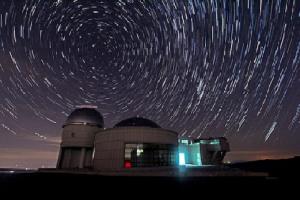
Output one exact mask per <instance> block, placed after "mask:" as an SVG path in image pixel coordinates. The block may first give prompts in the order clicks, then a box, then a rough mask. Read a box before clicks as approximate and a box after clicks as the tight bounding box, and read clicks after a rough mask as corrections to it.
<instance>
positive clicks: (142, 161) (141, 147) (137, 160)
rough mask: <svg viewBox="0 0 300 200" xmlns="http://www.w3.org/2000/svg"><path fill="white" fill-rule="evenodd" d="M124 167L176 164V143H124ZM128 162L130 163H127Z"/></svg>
mask: <svg viewBox="0 0 300 200" xmlns="http://www.w3.org/2000/svg"><path fill="white" fill-rule="evenodd" d="M124 152H125V154H124V159H125V161H124V163H126V166H124V167H126V168H128V166H131V167H154V166H174V165H176V152H177V147H176V145H172V144H150V143H147V144H145V143H144V144H125V151H124ZM128 163H130V165H129V164H128Z"/></svg>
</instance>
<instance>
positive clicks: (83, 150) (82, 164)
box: [57, 124, 103, 169]
mask: <svg viewBox="0 0 300 200" xmlns="http://www.w3.org/2000/svg"><path fill="white" fill-rule="evenodd" d="M101 130H103V129H102V128H99V127H97V126H90V125H84V124H70V125H67V126H65V127H64V129H63V133H62V142H61V149H60V153H59V158H58V163H57V167H58V168H65V169H67V168H89V167H92V153H93V148H94V140H95V135H96V133H97V132H99V131H101Z"/></svg>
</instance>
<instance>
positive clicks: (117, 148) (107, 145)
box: [93, 127, 178, 170]
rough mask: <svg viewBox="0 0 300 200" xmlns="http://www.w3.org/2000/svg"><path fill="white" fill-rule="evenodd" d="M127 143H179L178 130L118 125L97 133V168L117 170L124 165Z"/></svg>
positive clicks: (95, 164)
mask: <svg viewBox="0 0 300 200" xmlns="http://www.w3.org/2000/svg"><path fill="white" fill-rule="evenodd" d="M126 143H157V144H174V145H177V144H178V136H177V133H176V132H173V131H170V130H166V129H161V128H149V127H118V128H112V129H107V130H105V131H102V132H99V133H97V135H96V137H95V156H94V160H93V167H94V169H95V170H102V169H103V170H109V169H111V170H116V169H123V166H124V146H125V144H126Z"/></svg>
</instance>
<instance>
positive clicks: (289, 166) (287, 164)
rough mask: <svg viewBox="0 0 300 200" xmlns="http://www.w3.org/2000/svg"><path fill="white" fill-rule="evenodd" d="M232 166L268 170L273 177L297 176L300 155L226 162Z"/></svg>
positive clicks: (258, 170) (260, 170)
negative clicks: (276, 158) (285, 157)
mask: <svg viewBox="0 0 300 200" xmlns="http://www.w3.org/2000/svg"><path fill="white" fill-rule="evenodd" d="M226 166H229V167H232V168H238V169H241V170H246V171H252V172H266V173H269V175H270V176H273V177H287V178H290V177H295V176H300V170H299V169H300V156H295V157H294V158H289V159H279V160H257V161H249V162H241V163H233V164H226Z"/></svg>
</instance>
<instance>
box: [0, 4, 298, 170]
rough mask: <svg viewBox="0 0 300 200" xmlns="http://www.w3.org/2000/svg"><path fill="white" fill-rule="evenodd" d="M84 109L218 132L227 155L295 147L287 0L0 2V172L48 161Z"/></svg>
mask: <svg viewBox="0 0 300 200" xmlns="http://www.w3.org/2000/svg"><path fill="white" fill-rule="evenodd" d="M82 104H88V105H96V106H98V110H99V111H100V112H101V113H102V114H103V116H104V119H105V126H106V127H111V126H113V125H114V124H115V123H117V122H119V121H120V120H122V119H125V118H128V117H133V116H137V115H138V116H142V117H145V118H149V119H151V120H153V121H155V122H157V123H158V124H159V125H161V126H162V127H164V128H168V129H172V130H175V131H178V132H179V133H180V134H181V135H184V136H192V137H209V136H225V137H227V138H228V140H229V142H230V144H231V150H232V153H231V154H229V155H228V158H227V159H228V160H232V161H234V160H239V159H264V158H274V157H276V158H277V157H285V156H292V155H297V154H298V153H299V152H300V145H299V143H300V1H299V0H282V1H281V0H278V1H265V0H260V1H259V0H226V1H225V0H115V1H113V0H107V1H104V0H73V1H67V0H57V1H54V0H21V1H20V0H0V167H42V166H44V167H53V166H55V163H56V159H57V155H58V148H59V143H60V136H61V130H62V129H61V125H62V124H63V123H64V121H65V119H66V117H67V116H68V114H69V113H70V112H71V111H72V110H73V109H74V108H75V106H76V105H82Z"/></svg>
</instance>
